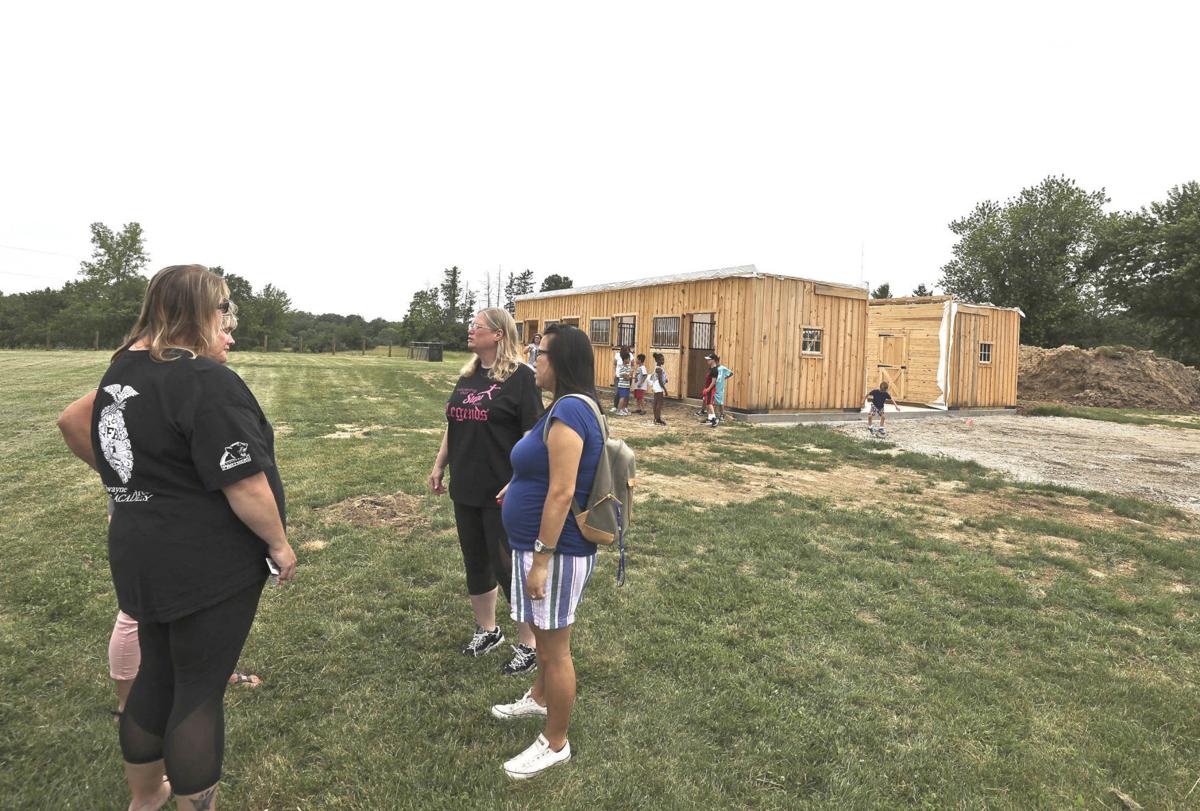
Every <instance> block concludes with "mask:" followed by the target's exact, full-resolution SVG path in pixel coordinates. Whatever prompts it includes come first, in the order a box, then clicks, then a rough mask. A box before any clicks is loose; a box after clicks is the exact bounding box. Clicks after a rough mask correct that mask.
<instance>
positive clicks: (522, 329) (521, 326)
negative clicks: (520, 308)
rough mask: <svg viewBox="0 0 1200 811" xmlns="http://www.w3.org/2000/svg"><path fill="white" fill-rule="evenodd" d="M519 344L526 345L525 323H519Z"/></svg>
mask: <svg viewBox="0 0 1200 811" xmlns="http://www.w3.org/2000/svg"><path fill="white" fill-rule="evenodd" d="M517 343H525V322H523V321H518V322H517Z"/></svg>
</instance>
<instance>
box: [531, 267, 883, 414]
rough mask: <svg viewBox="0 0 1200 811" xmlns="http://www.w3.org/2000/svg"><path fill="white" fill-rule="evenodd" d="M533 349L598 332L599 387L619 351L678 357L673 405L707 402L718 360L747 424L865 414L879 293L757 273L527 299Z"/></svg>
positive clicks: (688, 276)
mask: <svg viewBox="0 0 1200 811" xmlns="http://www.w3.org/2000/svg"><path fill="white" fill-rule="evenodd" d="M516 305H517V312H516V319H517V325H518V327H519V329H520V331H521V334H522V339H523V340H526V341H527V339H528V338H529V337H530V336H532V335H533V334H534V333H537V332H541V331H542V330H544V329H545V328H546V327H547V326H548V325H549V324H552V323H556V322H563V323H568V324H572V325H574V326H577V327H579V328H580V329H582V330H584V331H586V332H587V333H588V335H589V336H590V338H591V341H592V347H593V349H594V350H595V354H596V385H597V386H601V387H608V386H611V385H612V370H613V361H612V357H613V351H614V349H615V348H616V347H619V346H621V345H628V346H630V347H631V349H632V351H633V354H634V356H635V357H636V355H637V354H638V353H643V354H645V355H646V358H647V365H650V364H651V363H652V361H651V360H650V359H651V357H652V355H653V353H654V352H662V353H663V355H664V356H665V357H666V367H665V368H666V371H667V376H668V378H669V380H668V391H667V395H668V396H669V397H676V398H678V397H699V396H700V393H701V389H703V387H704V378H705V375H706V374H707V373H708V365H707V363H706V362H705V360H704V356H705V355H707V354H708V353H710V352H712V351H714V350H715V351H716V352H717V354H718V355H720V357H721V362H722V363H723V364H725V365H726V366H728V367H729V368H730V369H732V370H733V372H734V376H733V377H732V378H731V379H730V380H729V383H728V384H727V390H726V395H725V404H726V407H727V408H729V409H732V410H734V411H740V412H744V413H767V412H792V411H820V410H830V409H851V408H853V409H856V410H857V407H858V406H859V405H860V404H861V401H862V397H863V391H862V380H863V364H864V362H865V358H866V329H867V291H866V290H865V289H864V288H862V287H855V286H851V285H845V284H834V283H829V282H819V281H813V280H810V279H801V278H797V277H793V276H783V275H778V274H772V273H760V272H759V271H758V269H757V268H755V267H754V266H753V265H745V266H742V267H735V268H725V269H723V270H710V271H703V272H699V273H685V274H681V275H676V276H660V277H657V278H651V279H638V280H634V281H621V282H613V283H610V284H602V285H596V286H594V287H582V288H575V289H570V290H555V291H552V292H547V293H535V294H532V295H527V296H521V297H519V298H518V299H517V302H516Z"/></svg>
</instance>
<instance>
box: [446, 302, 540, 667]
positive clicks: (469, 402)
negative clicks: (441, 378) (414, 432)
mask: <svg viewBox="0 0 1200 811" xmlns="http://www.w3.org/2000/svg"><path fill="white" fill-rule="evenodd" d="M467 348H468V349H470V350H471V351H472V352H473V353H474V355H473V356H472V357H471V359H470V360H469V361H467V364H466V365H465V366H463V368H462V371H461V372H460V375H461V376H460V377H459V379H458V382H457V383H455V384H454V391H453V392H451V393H450V399H449V401H448V402H447V403H446V432H445V433H444V434H443V435H442V446H441V448H440V449H439V450H438V454H437V458H436V459H435V460H434V462H433V469H432V470H431V471H430V472H429V489H430V490H431V491H432V492H434V493H436V494H441V493H445V492H446V486H445V483H444V477H445V473H446V470H447V468H448V469H449V470H450V500H451V501H452V502H453V503H454V520H455V523H456V524H457V526H458V543H459V546H460V547H461V548H462V555H463V567H464V568H465V569H466V573H467V594H468V595H469V597H470V600H471V611H472V613H473V614H474V615H475V633H474V634H473V635H472V636H471V639H470V640H469V641H468V642H467V643H466V644H465V645H464V646H463V647H462V653H463V655H464V656H470V657H472V658H477V657H480V656H483V655H484V654H485V653H488V652H489V651H491V650H493V649H495V648H497V647H499V646H500V645H501V644H502V643H503V642H504V632H503V631H501V630H500V626H499V625H498V624H497V623H496V597H497V595H498V593H499V592H500V590H501V589H503V593H504V599H505V600H506V601H507V600H508V599H509V586H510V582H511V580H512V576H511V575H512V556H511V552H510V551H509V547H508V538H507V536H506V535H505V533H504V523H503V522H502V521H501V520H500V502H501V500H502V499H503V495H504V489H505V488H506V487H507V486H508V480H509V479H510V478H512V464H511V463H510V462H509V454H510V453H511V452H512V449H513V446H514V445H516V444H517V440H519V439H520V438H521V437H522V436H523V435H524V434H525V432H526V431H528V430H529V429H530V427H532V426H533V424H534V423H535V422H537V419H538V417H539V416H541V413H542V398H541V396H540V395H539V394H538V389H537V386H536V385H535V383H534V374H533V370H531V369H530V368H529V367H528V366H526V365H525V363H524V362H523V361H522V357H521V346H520V343H519V342H518V341H517V325H516V322H514V321H513V318H512V316H511V315H509V313H508V311H507V310H505V309H502V308H500V307H488V308H487V309H485V310H480V311H479V312H478V313H476V314H475V318H474V319H473V320H472V321H471V326H470V327H469V328H468V330H467ZM517 634H518V644H517V645H514V646H513V657H512V659H511V660H509V662H508V663H507V664H505V665H504V667H503V669H502V670H501V672H502V673H504V674H505V675H509V676H514V675H517V674H518V673H531V672H533V671H534V670H536V669H537V653H536V645H537V643H536V641H535V640H534V637H533V633H532V632H531V631H530V630H529V625H528V624H527V623H519V625H518V628H517Z"/></svg>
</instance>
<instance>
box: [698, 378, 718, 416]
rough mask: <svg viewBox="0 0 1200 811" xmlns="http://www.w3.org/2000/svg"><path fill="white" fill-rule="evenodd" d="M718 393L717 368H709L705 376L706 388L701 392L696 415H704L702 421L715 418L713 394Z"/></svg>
mask: <svg viewBox="0 0 1200 811" xmlns="http://www.w3.org/2000/svg"><path fill="white" fill-rule="evenodd" d="M716 393H717V370H716V369H711V368H710V369H709V370H708V374H707V375H705V376H704V389H703V390H702V391H701V392H700V408H699V410H698V411H696V416H698V417H703V419H702V420H701V422H709V421H710V420H712V419H713V416H714V415H713V395H714V394H716Z"/></svg>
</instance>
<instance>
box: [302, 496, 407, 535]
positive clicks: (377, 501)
mask: <svg viewBox="0 0 1200 811" xmlns="http://www.w3.org/2000/svg"><path fill="white" fill-rule="evenodd" d="M321 512H322V513H324V516H325V520H326V522H327V523H340V524H352V525H353V526H356V527H400V528H403V529H412V528H413V527H417V526H422V525H424V524H426V523H428V519H426V517H425V514H424V513H425V511H424V503H423V502H422V501H421V499H419V498H417V497H416V496H410V495H408V494H407V493H395V494H393V495H369V496H356V497H354V498H348V499H346V500H345V501H339V502H338V503H336V504H330V505H329V506H328V507H325V508H323V509H322V510H321Z"/></svg>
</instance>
